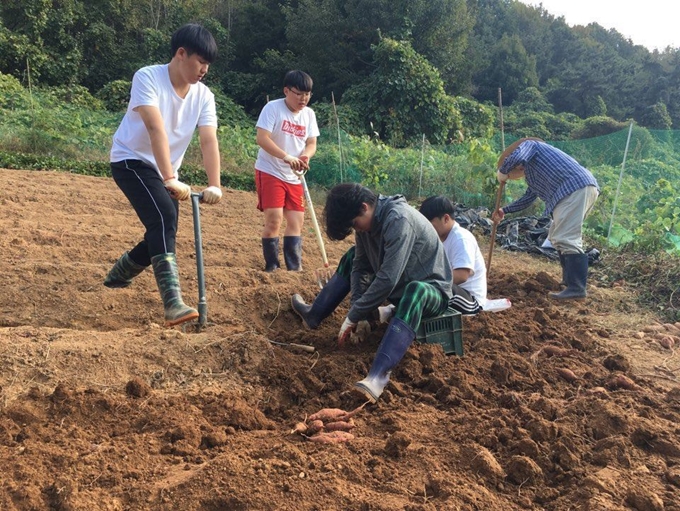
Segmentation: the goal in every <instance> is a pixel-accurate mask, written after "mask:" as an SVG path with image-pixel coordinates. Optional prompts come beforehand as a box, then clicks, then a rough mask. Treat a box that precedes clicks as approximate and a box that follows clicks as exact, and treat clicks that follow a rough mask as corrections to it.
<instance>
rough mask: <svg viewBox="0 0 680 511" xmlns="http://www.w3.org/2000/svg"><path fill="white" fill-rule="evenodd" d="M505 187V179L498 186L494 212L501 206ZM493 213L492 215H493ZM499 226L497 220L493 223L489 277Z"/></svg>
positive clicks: (487, 263)
mask: <svg viewBox="0 0 680 511" xmlns="http://www.w3.org/2000/svg"><path fill="white" fill-rule="evenodd" d="M504 188H505V181H501V184H500V186H499V187H498V192H497V193H496V205H495V207H494V208H493V213H495V212H496V211H498V208H500V207H501V198H502V197H503V189H504ZM493 213H492V215H493ZM497 228H498V224H497V223H496V222H494V223H493V226H492V227H491V242H490V243H489V259H488V260H487V262H486V274H487V277H488V275H489V270H490V269H491V257H492V256H493V246H494V243H495V242H496V229H497Z"/></svg>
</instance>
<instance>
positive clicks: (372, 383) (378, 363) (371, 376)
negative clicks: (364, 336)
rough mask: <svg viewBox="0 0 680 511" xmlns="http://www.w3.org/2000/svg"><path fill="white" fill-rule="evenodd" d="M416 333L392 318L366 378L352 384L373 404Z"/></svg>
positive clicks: (397, 319)
mask: <svg viewBox="0 0 680 511" xmlns="http://www.w3.org/2000/svg"><path fill="white" fill-rule="evenodd" d="M415 338H416V333H415V332H414V331H413V330H412V329H411V327H410V326H409V325H407V324H406V323H405V322H404V321H402V320H401V319H399V318H392V320H391V321H390V324H389V325H388V327H387V331H386V332H385V335H384V336H383V338H382V342H381V343H380V347H379V348H378V353H376V355H375V359H374V360H373V365H371V370H370V371H369V372H368V376H367V377H366V378H364V379H363V380H361V381H359V382H357V383H355V384H354V387H355V388H356V389H358V390H360V391H361V392H362V393H363V394H364V395H365V396H366V397H367V398H368V399H369V400H370V401H372V402H373V403H375V402H376V401H377V400H378V398H379V397H380V395H381V394H382V393H383V390H384V389H385V387H386V386H387V384H388V382H389V381H390V374H391V373H392V369H394V368H395V367H396V366H397V364H398V363H399V362H400V361H401V359H402V358H404V355H405V354H406V352H407V351H408V347H409V346H410V345H411V343H412V342H413V340H414V339H415Z"/></svg>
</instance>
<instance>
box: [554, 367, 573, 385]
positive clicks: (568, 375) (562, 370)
mask: <svg viewBox="0 0 680 511" xmlns="http://www.w3.org/2000/svg"><path fill="white" fill-rule="evenodd" d="M556 371H557V374H559V375H560V376H561V377H562V378H564V379H565V380H567V381H568V382H569V383H571V382H573V381H576V380H578V376H576V375H575V374H574V371H572V370H571V369H567V368H566V367H558V368H557V369H556Z"/></svg>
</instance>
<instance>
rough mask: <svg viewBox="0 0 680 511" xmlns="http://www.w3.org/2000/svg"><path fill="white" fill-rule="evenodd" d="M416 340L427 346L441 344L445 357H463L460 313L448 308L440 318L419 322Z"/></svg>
mask: <svg viewBox="0 0 680 511" xmlns="http://www.w3.org/2000/svg"><path fill="white" fill-rule="evenodd" d="M416 340H417V341H418V342H424V343H428V344H441V345H442V348H444V353H445V354H447V355H458V356H459V357H462V356H463V320H462V317H461V314H460V312H458V311H457V310H454V309H451V308H449V309H448V310H447V311H446V312H445V313H444V314H442V315H441V316H437V317H436V318H428V319H424V320H422V321H421V322H420V326H419V327H418V332H416Z"/></svg>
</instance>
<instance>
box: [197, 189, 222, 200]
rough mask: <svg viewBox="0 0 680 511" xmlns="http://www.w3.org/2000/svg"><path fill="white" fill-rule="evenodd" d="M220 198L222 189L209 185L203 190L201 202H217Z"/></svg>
mask: <svg viewBox="0 0 680 511" xmlns="http://www.w3.org/2000/svg"><path fill="white" fill-rule="evenodd" d="M221 198H222V190H221V189H220V187H219V186H209V187H208V188H206V189H205V190H203V198H202V199H201V202H204V203H205V204H217V203H218V202H220V199H221Z"/></svg>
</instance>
